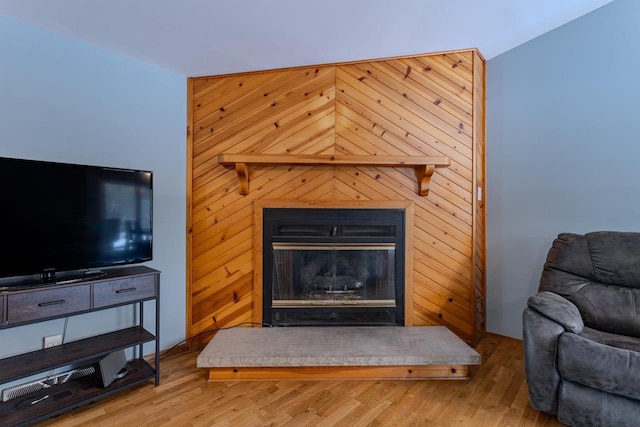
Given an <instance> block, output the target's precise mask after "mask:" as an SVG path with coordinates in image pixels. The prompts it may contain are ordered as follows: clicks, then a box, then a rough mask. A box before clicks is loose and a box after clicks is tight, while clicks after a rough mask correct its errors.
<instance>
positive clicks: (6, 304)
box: [0, 266, 160, 425]
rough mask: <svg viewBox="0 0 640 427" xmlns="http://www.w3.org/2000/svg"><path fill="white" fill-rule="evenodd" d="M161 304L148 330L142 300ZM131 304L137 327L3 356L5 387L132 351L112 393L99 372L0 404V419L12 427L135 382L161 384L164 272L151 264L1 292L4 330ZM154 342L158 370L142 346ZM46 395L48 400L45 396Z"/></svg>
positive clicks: (1, 379)
mask: <svg viewBox="0 0 640 427" xmlns="http://www.w3.org/2000/svg"><path fill="white" fill-rule="evenodd" d="M145 301H155V327H154V331H153V332H154V333H151V332H149V331H147V330H146V329H145V322H144V320H145V318H144V305H145V304H144V303H145ZM127 305H131V306H132V309H133V310H134V311H135V308H136V306H137V308H138V313H139V316H138V322H137V324H136V325H134V326H131V327H128V328H125V329H120V330H117V331H114V332H109V333H105V334H101V335H97V336H93V337H89V338H85V339H81V340H77V341H71V342H68V343H65V344H62V345H60V346H57V347H51V348H47V349H43V350H36V351H32V352H28V353H24V354H20V355H17V356H12V357H7V358H4V359H0V388H2V386H1V385H2V384H5V383H9V382H12V381H17V380H20V379H21V378H26V377H29V376H31V375H36V374H44V375H43V376H46V375H47V373H49V372H51V371H52V370H53V369H57V368H61V367H64V366H68V365H74V366H77V367H81V366H90V365H92V364H94V363H96V362H97V361H99V360H100V359H102V358H103V357H105V356H107V355H108V354H110V353H112V352H114V351H119V350H122V349H126V348H132V349H134V356H135V358H134V359H133V360H130V361H129V362H128V363H127V375H125V376H124V377H122V378H120V379H116V380H115V381H114V382H113V383H111V385H109V386H108V387H106V388H103V387H101V386H100V385H99V384H98V379H97V378H96V376H94V375H89V376H86V377H82V378H78V379H75V380H70V381H68V382H66V383H64V384H58V385H54V386H52V387H51V388H48V389H42V390H39V391H35V392H32V393H29V394H26V395H24V396H20V397H16V398H14V399H11V400H7V401H6V402H2V403H0V420H2V424H3V425H4V424H5V423H6V424H7V425H26V424H30V423H33V422H37V421H41V420H43V419H46V418H48V417H51V416H54V415H57V414H60V413H62V412H64V411H67V410H69V409H73V408H77V407H78V406H80V405H83V404H85V403H89V402H93V401H95V400H98V399H100V398H101V397H105V396H108V395H110V394H112V393H115V392H117V391H120V390H123V389H126V388H129V387H132V386H134V385H137V384H140V383H143V382H146V381H149V380H151V379H153V380H155V385H156V386H157V385H159V384H160V347H159V346H160V342H159V325H160V272H159V271H157V270H154V269H151V268H148V267H145V266H135V267H125V268H116V269H110V270H105V271H104V272H103V275H102V276H99V277H97V278H96V277H93V278H83V279H80V280H78V281H74V282H73V283H60V282H58V283H55V284H54V285H51V284H42V285H40V286H38V285H35V286H33V285H32V286H30V287H29V288H28V289H15V288H12V289H11V290H7V291H1V292H0V332H2V330H5V329H9V328H14V327H17V326H22V325H26V324H30V323H37V322H41V321H44V320H50V319H56V318H62V317H68V316H74V315H78V314H82V313H88V312H92V311H98V310H103V309H107V308H113V307H119V306H127ZM149 342H154V343H155V361H154V364H153V365H150V364H149V363H147V361H146V360H144V358H143V344H145V343H149ZM45 396H48V397H45Z"/></svg>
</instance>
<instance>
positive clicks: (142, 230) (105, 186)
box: [0, 158, 153, 279]
mask: <svg viewBox="0 0 640 427" xmlns="http://www.w3.org/2000/svg"><path fill="white" fill-rule="evenodd" d="M152 190H153V185H152V173H151V172H148V171H140V170H129V169H116V168H108V167H98V166H84V165H73V164H65V163H52V162H42V161H34V160H20V159H10V158H0V198H1V200H2V208H0V246H1V247H2V256H1V257H0V277H5V278H6V277H13V276H24V275H34V274H41V275H42V277H43V278H45V279H46V278H52V277H53V276H54V275H55V273H56V272H61V271H66V272H68V271H78V270H83V269H99V268H101V267H108V266H115V265H121V264H130V263H138V262H144V261H148V260H151V258H152V243H153V233H152V211H153V209H152V207H153V197H152Z"/></svg>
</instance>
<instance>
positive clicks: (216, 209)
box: [187, 50, 485, 342]
mask: <svg viewBox="0 0 640 427" xmlns="http://www.w3.org/2000/svg"><path fill="white" fill-rule="evenodd" d="M188 95H189V141H188V143H189V191H188V192H189V207H188V210H189V212H188V220H189V224H188V225H189V230H188V231H189V238H188V241H189V247H188V269H189V271H188V276H189V277H188V291H187V299H188V302H187V304H188V306H187V312H188V319H187V328H188V330H187V334H188V335H189V336H195V335H197V334H198V333H200V332H203V331H205V330H207V329H210V328H212V327H215V326H224V325H230V324H236V323H240V322H243V321H259V319H254V318H253V315H252V309H253V306H254V304H256V301H254V298H255V295H254V283H253V272H254V267H255V266H254V261H253V256H252V253H253V252H252V251H253V245H254V241H253V236H254V232H255V230H254V227H255V225H254V218H253V213H254V205H253V203H254V201H256V200H299V201H314V200H318V201H344V202H345V203H348V202H349V201H364V200H370V201H385V200H387V201H393V200H405V201H406V200H408V201H411V202H412V203H413V209H412V211H413V212H414V215H413V223H414V227H413V239H414V247H413V251H412V252H411V253H410V256H411V257H412V261H413V275H412V277H413V293H412V296H413V298H412V300H413V307H412V310H411V313H407V317H409V318H410V319H411V320H412V322H411V323H413V324H415V325H425V324H442V325H446V326H448V327H449V328H451V329H452V330H453V331H454V332H456V333H457V334H458V335H460V336H461V337H462V338H464V339H466V340H467V341H470V342H476V341H477V340H478V339H479V338H480V337H481V336H482V335H483V334H484V292H485V291H484V280H485V279H484V268H485V267H484V230H485V229H484V215H485V213H484V202H482V203H479V202H478V201H477V200H476V199H475V197H474V195H475V191H476V190H474V189H475V188H476V187H477V186H483V185H484V60H483V59H482V57H481V56H480V54H479V53H478V52H477V51H475V50H468V51H459V52H450V53H445V54H434V55H421V56H413V57H403V58H394V59H387V60H378V61H368V62H357V63H347V64H334V65H327V66H312V67H300V68H293V69H284V70H275V71H265V72H256V73H244V74H236V75H226V76H211V77H204V78H194V79H190V84H189V94H188ZM222 152H234V153H269V154H280V153H282V154H285V153H286V154H296V153H298V154H300V153H304V154H335V153H339V154H358V155H407V156H417V155H444V156H448V157H449V158H450V159H451V166H450V167H448V168H439V169H438V170H437V172H436V173H435V174H434V175H433V177H432V181H431V185H430V192H429V195H428V196H427V197H421V196H419V195H418V194H417V182H416V179H415V176H414V175H413V171H412V170H411V169H405V168H397V169H394V168H373V167H341V168H332V167H311V166H271V167H255V168H252V169H251V171H250V181H251V184H250V185H251V191H250V193H249V194H248V195H246V196H241V195H239V194H238V182H237V176H236V173H235V172H234V171H233V170H230V169H227V168H225V167H223V166H221V165H219V164H218V162H217V156H218V155H219V154H220V153H222Z"/></svg>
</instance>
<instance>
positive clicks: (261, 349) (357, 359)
mask: <svg viewBox="0 0 640 427" xmlns="http://www.w3.org/2000/svg"><path fill="white" fill-rule="evenodd" d="M480 363H481V357H480V355H479V354H478V353H477V352H476V351H474V350H473V349H472V348H471V347H469V346H468V345H467V344H465V343H464V342H463V341H462V340H461V339H460V338H458V337H457V336H456V335H454V334H453V333H452V332H451V331H449V330H448V329H447V328H445V327H443V326H414V327H399V326H388V327H387V326H384V327H372V326H366V327H359V326H334V327H279V328H234V329H228V330H222V331H220V332H218V333H217V334H216V335H215V336H214V337H213V339H212V340H211V342H209V344H208V345H207V347H206V348H205V349H204V350H203V351H202V352H201V353H200V355H199V356H198V367H200V368H209V369H210V379H242V378H253V376H252V375H251V373H252V372H253V373H255V372H262V373H261V374H260V375H258V376H257V377H256V378H268V375H266V373H267V372H269V371H271V372H277V373H279V374H278V375H277V376H276V377H277V378H282V377H285V378H286V377H289V376H288V375H286V374H287V372H293V371H295V370H299V369H304V368H311V370H307V371H308V372H309V373H310V374H309V375H308V376H309V377H310V378H311V377H313V378H315V377H316V375H315V374H313V372H312V370H313V369H316V368H321V369H320V370H322V371H326V372H328V371H330V370H331V368H336V371H340V369H341V368H349V371H350V372H352V371H354V369H353V368H357V369H362V370H367V369H369V370H371V369H372V371H371V372H372V377H376V378H379V377H385V376H384V375H382V374H380V372H381V371H380V370H381V368H384V369H388V370H390V372H391V371H393V372H395V374H393V375H391V376H389V378H398V377H403V378H424V376H422V375H421V374H420V373H418V372H414V370H417V371H419V370H420V369H421V367H424V369H427V368H429V369H435V370H434V372H435V373H436V375H434V376H432V377H433V378H445V377H446V378H456V377H463V378H466V377H467V375H466V374H467V370H466V368H467V366H468V365H479V364H480ZM405 368H406V369H405ZM405 371H406V372H405ZM215 372H219V373H220V372H222V373H224V372H226V374H224V375H223V377H219V376H216V375H214V373H215ZM243 373H248V374H247V375H246V376H243V375H242V374H243ZM443 373H446V375H444V374H443ZM456 374H457V375H456ZM338 377H345V378H346V377H354V375H350V374H344V375H339V376H338ZM356 377H361V376H360V375H356ZM295 378H300V376H295Z"/></svg>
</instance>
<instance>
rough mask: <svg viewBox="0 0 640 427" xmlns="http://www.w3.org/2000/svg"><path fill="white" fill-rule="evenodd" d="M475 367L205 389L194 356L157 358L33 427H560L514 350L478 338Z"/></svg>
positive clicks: (508, 342) (510, 343) (510, 342)
mask: <svg viewBox="0 0 640 427" xmlns="http://www.w3.org/2000/svg"><path fill="white" fill-rule="evenodd" d="M476 351H478V353H480V354H481V355H482V360H483V363H482V365H480V366H472V367H471V368H470V371H471V372H470V374H471V378H470V379H469V380H456V381H413V380H408V381H376V380H370V381H337V380H336V381H334V380H329V381H297V380H286V381H231V382H208V381H207V370H206V369H198V368H196V358H197V356H198V354H199V351H197V350H196V351H191V352H187V351H182V352H173V353H169V354H167V355H165V356H163V358H162V369H161V371H162V379H161V385H160V386H159V387H154V386H153V384H152V383H151V382H149V383H148V384H144V385H141V386H139V387H136V388H133V389H130V390H126V391H123V392H120V393H117V394H115V395H113V396H110V397H108V398H106V399H104V400H101V401H99V402H96V403H94V404H90V405H86V406H83V407H81V408H79V409H77V410H75V411H70V412H67V413H65V414H63V415H60V416H58V417H55V418H52V419H49V420H47V421H45V422H42V423H40V424H39V425H40V426H45V425H46V426H86V425H92V426H121V425H126V426H170V427H177V426H243V427H245V426H296V427H298V426H434V427H439V426H442V427H445V426H454V425H455V426H462V425H463V426H482V427H485V426H501V427H502V426H561V425H562V424H560V423H559V422H558V421H557V420H556V419H555V417H553V416H551V415H548V414H545V413H541V412H538V411H535V410H533V409H531V407H530V406H529V403H528V394H527V388H526V384H525V380H524V367H523V359H522V342H521V341H520V340H516V339H513V338H508V337H503V336H499V335H494V334H488V336H487V337H486V338H485V339H483V340H482V341H481V342H480V344H479V345H478V346H477V347H476Z"/></svg>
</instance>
